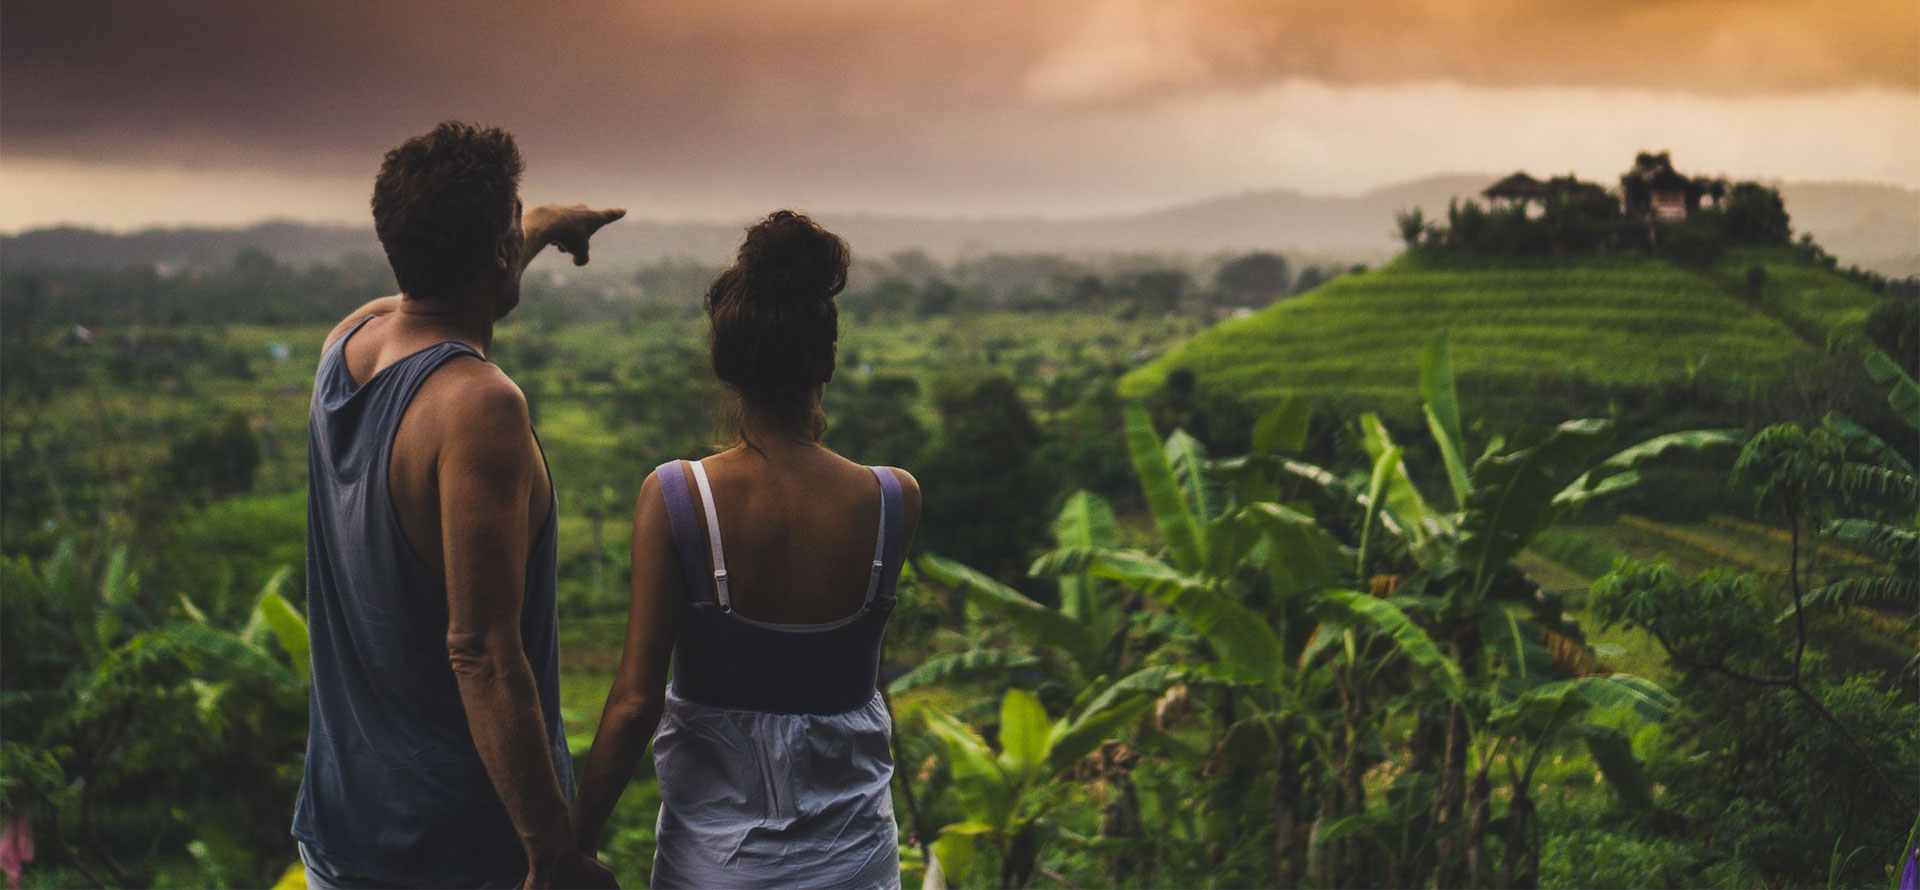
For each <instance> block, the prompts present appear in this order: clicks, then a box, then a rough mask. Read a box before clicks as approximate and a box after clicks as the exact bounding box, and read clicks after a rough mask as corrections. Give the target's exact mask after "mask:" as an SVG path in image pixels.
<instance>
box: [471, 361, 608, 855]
mask: <svg viewBox="0 0 1920 890" xmlns="http://www.w3.org/2000/svg"><path fill="white" fill-rule="evenodd" d="M446 371H451V372H454V373H453V375H450V376H451V377H452V379H449V380H447V381H446V382H445V383H446V384H448V385H454V386H459V387H461V389H462V390H464V391H463V392H461V393H460V394H459V398H458V404H459V411H458V412H456V413H455V414H454V415H453V416H454V418H455V419H454V420H452V421H451V422H450V423H449V424H448V425H447V427H446V428H445V429H444V436H443V437H442V442H441V446H440V456H439V461H438V467H439V484H440V525H441V540H442V546H443V548H444V552H445V554H446V557H445V559H446V579H447V583H446V586H447V654H448V658H449V660H450V662H451V664H452V666H453V672H454V677H455V678H456V680H457V681H458V683H459V687H460V699H461V702H462V703H463V704H464V705H465V707H466V712H467V726H468V729H469V730H470V731H471V732H472V733H473V743H474V747H475V748H477V749H478V751H479V754H480V759H481V761H482V762H483V763H484V764H485V765H486V768H487V775H488V777H489V778H490V779H492V780H493V786H494V789H495V790H496V791H497V792H498V793H499V795H500V800H501V802H502V803H503V804H505V805H506V810H507V814H508V816H509V817H511V818H512V820H513V825H514V828H515V829H516V830H517V831H518V832H519V834H520V839H521V843H522V844H524V845H525V847H526V853H527V861H528V863H529V864H530V867H531V872H530V874H529V876H528V881H529V884H530V885H532V886H543V885H545V884H547V883H549V882H552V881H556V880H558V881H561V882H562V883H565V884H568V885H572V886H584V885H588V884H605V885H607V886H611V884H610V883H609V882H610V876H607V877H606V878H605V880H602V879H601V878H602V876H605V871H604V870H600V873H599V875H593V874H592V873H591V872H590V871H583V869H585V868H586V865H584V864H583V863H582V862H581V860H582V858H583V857H581V855H580V853H579V852H578V845H577V844H576V842H575V840H574V837H573V830H572V828H571V827H570V825H569V824H568V820H567V802H566V796H565V794H564V793H563V792H562V790H561V788H560V782H559V779H558V778H557V776H556V774H555V771H554V765H553V756H552V753H551V751H550V750H549V748H548V737H547V727H546V723H545V720H544V719H543V718H542V717H541V713H540V701H539V695H538V693H537V691H536V690H535V685H534V678H533V669H532V667H531V666H530V665H528V663H527V656H526V652H525V650H524V649H523V648H522V646H521V641H520V611H521V607H522V604H523V603H522V601H523V599H524V597H525V584H526V558H527V551H528V545H529V540H530V535H531V529H530V528H529V525H528V505H529V503H530V501H531V500H532V497H533V490H534V480H535V474H536V473H538V472H540V469H539V467H538V465H537V461H536V459H535V458H534V455H533V452H532V448H531V445H530V443H529V441H528V436H529V433H528V430H529V429H530V425H529V418H528V413H527V404H526V399H525V397H524V396H522V395H521V393H520V391H519V389H518V388H516V387H514V385H513V384H512V382H511V381H508V380H507V379H506V376H505V375H504V374H501V373H500V371H499V369H497V368H494V367H492V366H490V365H482V364H478V363H466V362H457V363H456V364H454V365H450V366H448V368H447V369H446ZM443 373H444V372H443ZM592 868H595V869H597V868H598V866H597V864H595V865H593V866H592Z"/></svg>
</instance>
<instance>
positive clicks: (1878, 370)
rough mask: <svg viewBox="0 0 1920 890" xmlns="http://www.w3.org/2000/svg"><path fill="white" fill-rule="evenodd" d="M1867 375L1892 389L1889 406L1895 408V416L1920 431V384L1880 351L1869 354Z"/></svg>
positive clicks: (1889, 393)
mask: <svg viewBox="0 0 1920 890" xmlns="http://www.w3.org/2000/svg"><path fill="white" fill-rule="evenodd" d="M1867 375H1868V376H1870V377H1872V378H1873V382H1875V383H1878V384H1880V385H1881V386H1891V387H1892V389H1890V390H1889V391H1888V392H1887V405H1888V406H1890V407H1892V408H1893V414H1894V416H1895V417H1898V418H1900V419H1901V420H1902V421H1904V422H1905V423H1906V425H1907V426H1910V427H1913V428H1914V429H1916V430H1920V383H1915V382H1914V380H1913V378H1912V377H1908V376H1907V372H1905V371H1902V370H1900V366H1899V365H1896V364H1894V363H1893V359H1890V358H1888V357H1887V354H1886V353H1884V352H1880V351H1878V350H1869V351H1868V352H1867Z"/></svg>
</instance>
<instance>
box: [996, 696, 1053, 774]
mask: <svg viewBox="0 0 1920 890" xmlns="http://www.w3.org/2000/svg"><path fill="white" fill-rule="evenodd" d="M1052 735H1053V724H1052V722H1051V721H1049V720H1048V719H1047V709H1046V708H1044V707H1042V706H1041V704H1040V700H1039V699H1037V698H1034V697H1033V693H1031V692H1028V691H1026V690H1025V689H1020V688H1018V687H1015V688H1013V689H1009V690H1007V694H1006V695H1005V696H1003V697H1001V699H1000V768H1001V769H1003V770H1005V771H1006V772H1007V774H1008V775H1009V776H1016V777H1018V780H1017V781H1016V783H1015V784H1017V785H1019V786H1021V787H1025V786H1026V785H1027V783H1029V782H1031V781H1033V779H1034V774H1035V772H1036V771H1037V770H1038V769H1039V768H1040V766H1041V765H1042V764H1043V763H1044V762H1045V761H1046V759H1047V748H1048V742H1050V741H1051V740H1052V739H1051V737H1052Z"/></svg>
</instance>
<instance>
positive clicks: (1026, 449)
mask: <svg viewBox="0 0 1920 890" xmlns="http://www.w3.org/2000/svg"><path fill="white" fill-rule="evenodd" d="M934 401H935V403H936V405H937V406H938V408H939V411H940V418H941V435H940V438H939V440H938V441H937V442H936V443H935V444H934V446H933V447H932V448H931V449H930V450H929V451H928V452H927V453H926V455H925V457H924V458H923V459H922V460H921V462H920V464H919V466H918V467H917V468H916V472H915V475H916V476H918V477H919V478H920V483H921V489H922V490H923V491H924V492H925V493H926V495H925V497H926V501H925V504H924V507H923V518H922V521H921V528H923V529H925V531H924V533H922V534H921V535H920V537H921V539H922V540H923V541H924V545H925V546H926V547H927V548H928V549H931V550H934V551H937V552H940V553H945V554H948V555H949V556H952V557H953V558H955V559H958V560H960V561H962V562H965V563H968V564H970V565H977V566H981V567H983V568H985V569H986V570H987V572H988V573H989V574H991V575H993V576H995V577H1000V578H1011V577H1013V576H1014V575H1015V574H1016V573H1017V572H1018V571H1019V570H1020V569H1023V568H1025V566H1026V561H1027V556H1028V554H1027V553H1026V548H1027V546H1028V545H1029V542H1031V541H1032V540H1033V539H1034V538H1035V537H1036V536H1037V535H1038V534H1039V532H1040V530H1041V529H1043V528H1045V523H1046V516H1045V514H1044V513H1042V512H1040V511H1038V510H1036V509H1034V504H1033V502H1032V499H1031V495H1032V493H1034V492H1037V491H1046V490H1048V489H1047V486H1046V477H1045V471H1044V470H1043V468H1041V467H1040V466H1039V464H1038V463H1037V462H1036V461H1035V454H1036V452H1037V450H1038V448H1039V445H1040V442H1041V436H1040V430H1039V428H1038V427H1037V426H1036V425H1035V424H1034V421H1033V416H1032V414H1031V413H1030V412H1029V411H1028V409H1027V407H1026V404H1025V403H1024V402H1023V401H1021V399H1020V395H1019V392H1018V390H1016V389H1015V388H1014V385H1013V381H1012V380H1010V379H1008V378H1006V377H1001V376H996V377H990V378H987V379H985V380H980V381H976V382H962V381H958V380H949V381H945V382H943V383H942V384H941V385H940V387H939V389H938V390H937V391H936V392H935V396H934Z"/></svg>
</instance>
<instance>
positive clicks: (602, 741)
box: [573, 475, 684, 855]
mask: <svg viewBox="0 0 1920 890" xmlns="http://www.w3.org/2000/svg"><path fill="white" fill-rule="evenodd" d="M680 578H681V575H680V564H679V562H678V558H677V557H676V556H675V555H674V552H673V530H672V527H671V526H670V525H669V524H668V520H667V505H666V502H665V501H664V500H662V499H661V496H660V481H659V480H658V479H655V478H654V477H653V476H652V475H648V476H647V481H646V482H645V483H643V484H642V485H641V486H640V499H639V503H638V504H636V505H635V506H634V510H633V590H632V601H631V602H630V604H629V605H628V608H627V640H626V649H625V651H624V652H623V653H622V654H621V657H620V671H619V673H618V674H617V675H615V676H614V679H613V688H612V689H610V690H608V691H607V706H606V710H604V711H603V712H601V714H600V728H599V729H598V730H596V731H595V732H594V736H593V750H592V751H591V752H590V753H588V755H587V766H586V769H585V770H583V771H582V772H581V774H580V790H579V793H578V794H577V795H576V796H575V798H574V802H573V831H574V836H575V837H576V838H577V839H578V841H579V844H580V849H581V850H582V851H583V852H585V853H587V854H588V855H593V853H594V852H595V851H596V850H598V849H599V846H600V833H601V832H602V831H604V830H605V829H606V826H607V818H608V817H609V816H611V815H612V814H613V806H614V804H616V803H618V802H619V801H620V793H621V792H623V791H625V790H626V789H627V783H628V782H629V781H631V780H632V779H633V771H634V768H635V767H636V766H638V765H639V763H640V758H641V757H642V756H643V755H645V754H646V752H647V744H648V743H649V742H651V741H652V740H653V731H654V729H656V728H657V727H658V726H659V725H660V711H661V708H662V707H663V706H664V705H665V703H666V689H667V665H668V662H669V661H670V660H671V656H672V655H673V638H674V634H675V633H676V632H677V630H678V628H679V622H680V610H681V609H682V608H683V606H684V603H683V602H682V598H683V594H682V592H681V590H680V587H681V581H680Z"/></svg>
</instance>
